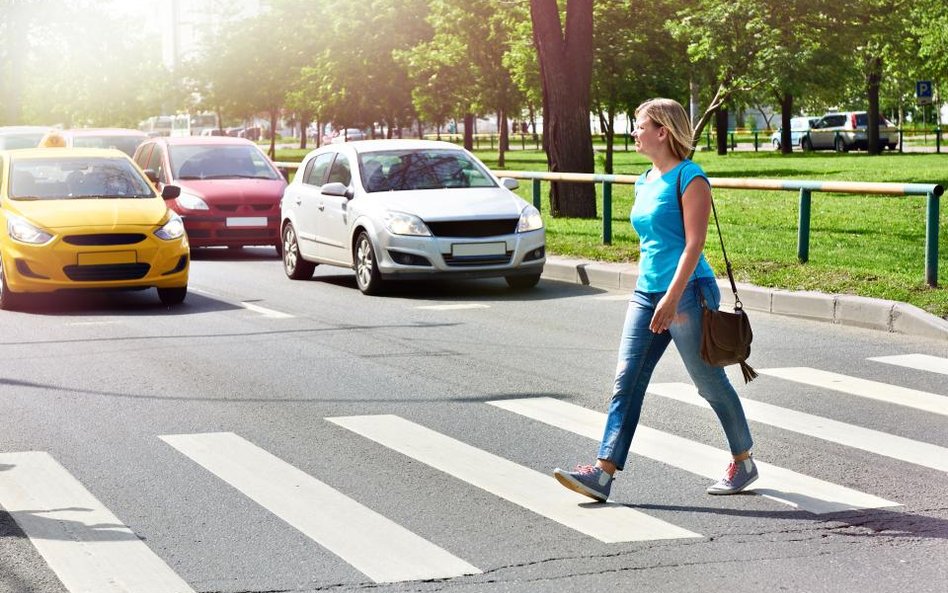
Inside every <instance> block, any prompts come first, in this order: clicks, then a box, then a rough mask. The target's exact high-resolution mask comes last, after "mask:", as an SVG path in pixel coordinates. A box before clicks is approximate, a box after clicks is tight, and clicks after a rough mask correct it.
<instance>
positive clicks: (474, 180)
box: [359, 148, 497, 192]
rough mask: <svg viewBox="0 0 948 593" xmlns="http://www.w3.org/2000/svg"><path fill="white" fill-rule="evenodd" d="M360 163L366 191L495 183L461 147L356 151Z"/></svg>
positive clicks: (480, 185)
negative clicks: (456, 148)
mask: <svg viewBox="0 0 948 593" xmlns="http://www.w3.org/2000/svg"><path fill="white" fill-rule="evenodd" d="M359 163H360V164H359V167H360V170H361V178H362V185H363V187H365V189H366V191H368V192H379V191H403V190H419V189H444V188H465V187H496V186H497V184H496V183H495V182H494V180H493V178H492V177H491V176H490V174H489V173H488V172H487V171H486V170H485V169H484V168H483V167H482V166H481V165H480V164H479V163H478V162H477V161H475V160H474V159H472V158H471V157H470V156H469V155H468V154H467V153H466V152H464V151H462V150H451V149H441V148H437V149H410V150H390V151H378V152H369V153H363V154H360V155H359Z"/></svg>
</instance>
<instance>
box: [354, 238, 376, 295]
mask: <svg viewBox="0 0 948 593" xmlns="http://www.w3.org/2000/svg"><path fill="white" fill-rule="evenodd" d="M355 272H356V282H357V283H358V284H359V290H361V291H362V292H363V293H364V294H378V293H379V292H380V291H381V289H382V275H381V274H380V273H379V267H378V264H377V263H376V261H375V250H374V249H372V241H370V240H369V236H368V235H367V234H366V233H365V231H363V232H362V233H360V234H359V238H358V239H356V250H355Z"/></svg>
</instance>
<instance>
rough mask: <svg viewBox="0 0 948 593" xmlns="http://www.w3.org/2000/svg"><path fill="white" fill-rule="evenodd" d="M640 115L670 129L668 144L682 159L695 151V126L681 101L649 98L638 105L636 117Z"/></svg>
mask: <svg viewBox="0 0 948 593" xmlns="http://www.w3.org/2000/svg"><path fill="white" fill-rule="evenodd" d="M640 115H641V116H646V117H648V118H649V119H651V120H652V121H653V122H655V125H658V126H661V127H663V128H665V129H666V130H668V146H669V148H671V151H672V152H673V153H674V154H675V156H677V157H678V158H680V159H682V160H684V159H686V158H688V157H689V156H691V153H692V151H694V144H692V141H693V136H694V128H693V127H692V126H691V119H690V118H689V117H688V113H687V112H686V111H685V108H684V107H682V106H681V103H679V102H678V101H676V100H674V99H663V98H657V99H649V100H648V101H646V102H644V103H642V104H641V105H639V106H638V107H636V109H635V118H636V119H638V118H639V116H640Z"/></svg>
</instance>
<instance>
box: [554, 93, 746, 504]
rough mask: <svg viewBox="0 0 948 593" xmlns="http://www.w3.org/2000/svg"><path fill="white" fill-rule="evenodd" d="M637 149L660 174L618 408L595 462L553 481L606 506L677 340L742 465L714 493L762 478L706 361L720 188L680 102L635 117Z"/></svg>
mask: <svg viewBox="0 0 948 593" xmlns="http://www.w3.org/2000/svg"><path fill="white" fill-rule="evenodd" d="M633 135H634V137H635V149H636V150H637V151H638V152H639V153H640V154H643V155H645V156H646V157H647V158H648V159H649V160H650V161H651V162H652V167H651V168H650V169H649V170H648V171H646V173H644V174H643V175H640V176H639V178H638V180H637V181H636V183H635V203H634V205H633V207H632V215H631V220H632V226H633V227H634V228H635V231H636V233H638V235H639V237H640V244H639V246H640V252H641V255H640V259H639V277H638V281H637V283H636V287H635V292H634V293H633V295H632V298H631V299H630V301H629V309H628V312H627V313H626V318H625V325H624V326H623V329H622V338H621V340H620V342H619V357H618V364H617V367H616V377H615V384H614V386H613V395H612V402H611V404H610V406H609V415H608V417H607V419H606V427H605V431H604V434H603V437H602V442H601V443H600V445H599V453H598V455H597V460H596V463H595V465H581V466H577V467H576V469H575V470H574V471H565V470H562V469H560V468H556V469H555V470H554V472H553V475H554V476H555V477H556V479H557V480H558V481H559V482H560V483H561V484H563V485H564V486H566V487H567V488H569V489H571V490H575V491H576V492H579V493H581V494H584V495H586V496H589V497H590V498H594V499H596V500H599V501H605V500H607V499H608V498H609V491H610V490H611V488H612V482H613V479H614V475H615V472H616V471H617V470H622V469H624V468H625V462H626V458H627V457H628V454H629V447H630V446H631V444H632V436H633V434H634V433H635V428H636V426H637V425H638V422H639V416H640V414H641V411H642V401H643V399H644V397H645V391H646V389H647V388H648V384H649V380H650V378H651V376H652V371H653V370H654V369H655V365H656V364H658V361H659V359H660V358H661V357H662V354H663V353H664V352H665V348H667V347H668V344H669V342H672V341H674V342H675V347H676V348H677V349H678V353H679V354H680V355H681V358H682V360H683V361H684V363H685V367H686V368H687V369H688V374H689V375H690V376H691V379H692V381H694V384H695V385H696V386H697V388H698V393H699V394H700V395H701V396H702V397H704V398H705V399H706V400H708V402H709V403H710V404H711V407H712V408H713V409H714V411H715V413H716V414H717V416H718V419H719V420H720V422H721V426H722V427H723V428H724V434H725V436H726V437H727V441H728V445H729V446H730V451H731V454H732V456H733V460H732V461H731V463H730V465H729V466H728V468H727V471H726V473H725V475H724V477H723V478H721V480H720V481H718V482H717V483H715V484H713V485H711V486H710V487H708V489H707V492H708V494H734V493H736V492H740V491H742V490H744V489H745V488H747V486H748V485H750V484H751V482H753V481H754V480H756V479H757V467H756V466H755V465H754V460H753V459H752V458H751V452H750V449H751V445H752V444H753V441H752V439H751V435H750V428H749V427H748V425H747V419H746V418H745V417H744V409H743V408H742V407H741V402H740V400H739V399H738V397H737V392H735V391H734V387H733V386H732V385H731V383H730V381H729V380H728V378H727V375H726V374H725V372H724V369H722V368H718V367H712V366H710V365H708V364H707V363H706V362H704V360H702V359H701V356H700V349H701V299H700V298H699V293H700V295H701V296H703V297H704V300H705V302H706V305H707V306H708V307H711V308H712V309H717V307H718V304H719V301H720V297H721V294H720V291H719V290H718V286H717V283H716V282H715V279H714V271H713V270H712V269H711V266H709V265H708V262H707V261H706V260H705V258H704V254H703V253H702V250H703V249H704V242H705V237H706V235H707V231H708V218H709V215H710V213H711V186H710V184H709V183H708V178H707V176H706V175H705V173H704V171H703V170H702V169H701V167H700V166H698V165H697V164H696V163H694V162H692V161H691V160H690V159H689V158H688V156H689V155H690V154H691V149H692V144H691V142H692V135H693V131H692V127H691V122H690V120H689V118H688V114H687V113H686V112H685V110H684V108H683V107H682V106H681V105H680V104H679V103H678V102H676V101H674V100H672V99H652V100H649V101H646V102H645V103H643V104H642V105H640V106H639V107H638V108H637V109H636V110H635V128H634V130H633Z"/></svg>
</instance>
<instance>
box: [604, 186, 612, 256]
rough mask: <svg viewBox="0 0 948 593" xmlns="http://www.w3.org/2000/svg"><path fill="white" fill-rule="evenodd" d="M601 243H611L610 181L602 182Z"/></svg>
mask: <svg viewBox="0 0 948 593" xmlns="http://www.w3.org/2000/svg"><path fill="white" fill-rule="evenodd" d="M602 244H603V245H612V182H611V181H603V182H602Z"/></svg>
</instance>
